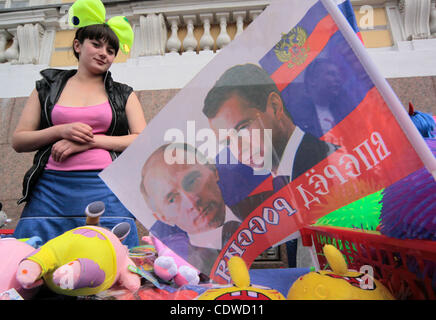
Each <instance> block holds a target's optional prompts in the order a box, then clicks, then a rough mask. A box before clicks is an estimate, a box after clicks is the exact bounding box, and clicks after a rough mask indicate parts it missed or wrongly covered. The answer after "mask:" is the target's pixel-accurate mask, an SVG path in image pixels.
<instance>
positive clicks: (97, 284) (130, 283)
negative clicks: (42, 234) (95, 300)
mask: <svg viewBox="0 0 436 320" xmlns="http://www.w3.org/2000/svg"><path fill="white" fill-rule="evenodd" d="M129 265H134V263H133V261H132V260H131V259H130V258H129V257H128V249H127V247H125V246H123V245H122V244H121V242H120V240H119V239H118V238H117V237H116V236H115V234H114V233H112V232H111V231H109V230H107V229H104V228H101V227H96V226H85V227H79V228H75V229H73V230H70V231H67V232H65V233H64V234H62V235H60V236H58V237H56V238H54V239H52V240H50V241H48V242H47V243H46V244H44V245H43V246H41V247H40V248H39V249H37V250H36V251H35V252H33V253H31V254H30V255H29V256H28V257H27V258H26V259H25V260H23V261H22V262H20V264H19V266H18V270H17V275H16V277H17V280H18V282H19V283H20V285H21V286H22V287H24V288H32V287H35V286H38V285H40V284H42V279H44V282H45V284H46V285H47V286H48V287H49V288H50V289H51V290H53V291H54V292H56V293H59V294H63V295H71V296H80V295H92V294H96V293H98V292H100V291H103V290H106V289H108V288H110V287H111V286H113V285H114V284H116V283H119V284H121V285H122V286H124V287H126V288H127V289H129V290H130V291H136V290H138V288H139V287H140V278H139V276H138V275H137V274H134V273H131V272H129V271H128V266H129ZM41 278H42V279H41Z"/></svg>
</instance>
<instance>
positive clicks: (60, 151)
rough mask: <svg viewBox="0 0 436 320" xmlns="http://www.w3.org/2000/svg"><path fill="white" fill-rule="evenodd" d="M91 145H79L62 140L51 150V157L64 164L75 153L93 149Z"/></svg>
mask: <svg viewBox="0 0 436 320" xmlns="http://www.w3.org/2000/svg"><path fill="white" fill-rule="evenodd" d="M91 147H92V145H91V144H90V143H86V144H84V143H77V142H73V141H71V140H68V139H62V140H59V141H58V142H56V143H55V144H54V145H53V147H52V148H51V156H52V157H53V160H54V161H56V162H62V161H64V160H65V159H67V158H68V157H69V156H71V155H72V154H75V153H79V152H83V151H86V150H88V149H91Z"/></svg>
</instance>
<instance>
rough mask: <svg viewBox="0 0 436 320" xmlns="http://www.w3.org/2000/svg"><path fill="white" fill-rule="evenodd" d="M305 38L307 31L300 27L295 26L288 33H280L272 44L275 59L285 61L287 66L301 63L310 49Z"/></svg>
mask: <svg viewBox="0 0 436 320" xmlns="http://www.w3.org/2000/svg"><path fill="white" fill-rule="evenodd" d="M306 40H307V32H306V30H304V29H303V28H302V27H295V28H292V29H291V31H289V32H288V33H282V38H281V40H280V41H279V42H278V43H277V44H276V45H275V46H274V52H275V54H276V56H277V59H279V61H281V62H287V63H288V67H289V68H293V67H295V66H299V65H301V64H303V63H304V62H305V61H306V59H307V53H308V52H309V51H310V48H309V47H308V46H307V45H306Z"/></svg>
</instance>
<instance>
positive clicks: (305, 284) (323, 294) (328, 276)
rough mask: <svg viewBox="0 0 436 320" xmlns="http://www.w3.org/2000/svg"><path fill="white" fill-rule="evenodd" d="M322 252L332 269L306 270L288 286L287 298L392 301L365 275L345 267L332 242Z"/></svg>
mask: <svg viewBox="0 0 436 320" xmlns="http://www.w3.org/2000/svg"><path fill="white" fill-rule="evenodd" d="M323 252H324V255H325V257H326V258H327V261H328V264H329V265H330V267H331V269H332V270H324V271H322V270H320V271H317V272H310V273H308V274H305V275H304V276H302V277H300V278H299V279H298V280H297V281H295V282H294V284H293V285H292V286H291V288H290V289H289V292H288V296H287V299H288V300H394V297H393V296H392V294H391V293H390V292H389V290H388V289H386V287H384V286H383V285H382V284H381V283H380V282H379V281H378V280H376V279H374V278H372V277H371V276H370V275H369V274H365V273H361V272H356V271H352V270H348V266H347V263H346V261H345V259H344V257H343V256H342V253H341V252H340V251H339V250H338V249H336V248H335V247H334V246H332V245H325V246H324V247H323Z"/></svg>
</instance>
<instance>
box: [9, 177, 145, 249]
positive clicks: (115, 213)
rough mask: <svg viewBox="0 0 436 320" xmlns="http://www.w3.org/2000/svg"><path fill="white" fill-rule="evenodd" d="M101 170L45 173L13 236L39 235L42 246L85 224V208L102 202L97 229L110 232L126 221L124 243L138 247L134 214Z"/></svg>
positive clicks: (34, 190)
mask: <svg viewBox="0 0 436 320" xmlns="http://www.w3.org/2000/svg"><path fill="white" fill-rule="evenodd" d="M99 173H100V171H54V170H45V171H44V173H43V174H42V176H41V177H40V179H39V180H38V182H37V184H36V185H35V187H34V189H33V191H32V194H31V197H30V200H29V201H28V202H27V203H26V205H25V207H24V209H23V212H22V214H21V218H20V221H19V222H18V225H17V227H16V229H15V232H14V237H15V238H17V239H20V238H29V237H33V236H38V237H40V238H41V239H42V241H43V243H45V242H47V241H48V240H50V239H53V238H55V237H57V236H59V235H61V234H63V233H64V232H66V231H68V230H71V229H74V228H77V227H81V226H84V225H85V224H86V214H85V209H86V207H87V205H88V204H90V203H91V202H94V201H103V202H104V204H105V211H104V213H103V215H102V216H101V217H100V226H101V227H104V228H107V229H112V228H113V227H114V226H115V225H117V224H118V223H121V222H128V223H129V224H130V227H131V230H130V233H129V235H128V236H127V237H126V239H124V241H123V244H125V245H127V246H128V247H129V248H131V247H134V246H137V245H138V243H139V241H138V231H137V228H136V224H135V218H134V217H133V215H132V214H131V213H130V212H129V211H128V210H127V209H126V208H125V207H124V206H123V204H122V203H121V202H120V201H119V200H118V198H117V197H116V196H115V195H114V194H113V193H112V191H111V190H110V189H109V188H108V187H107V186H106V184H105V183H104V182H103V180H101V179H100V177H99V176H98V174H99Z"/></svg>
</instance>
